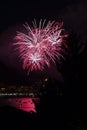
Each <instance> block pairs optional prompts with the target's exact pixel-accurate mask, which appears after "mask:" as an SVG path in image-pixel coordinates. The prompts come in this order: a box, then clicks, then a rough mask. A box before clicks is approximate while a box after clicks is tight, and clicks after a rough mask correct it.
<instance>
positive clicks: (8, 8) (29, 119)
mask: <svg viewBox="0 0 87 130" xmlns="http://www.w3.org/2000/svg"><path fill="white" fill-rule="evenodd" d="M86 12H87V2H86V0H82V1H81V0H52V1H50V0H48V1H46V0H42V1H39V0H38V1H34V0H31V1H17V0H15V1H4V0H3V1H1V2H0V41H3V42H1V43H0V80H1V81H3V82H11V83H14V82H21V83H24V84H26V83H30V80H29V82H28V77H27V76H25V75H26V74H25V72H24V71H22V70H21V68H20V65H17V64H16V65H15V60H14V62H13V59H12V57H10V62H9V61H8V59H9V55H10V52H9V48H8V45H9V42H8V35H10V36H11V37H12V36H13V35H14V32H11V31H12V30H15V29H12V30H11V27H12V28H17V27H18V25H20V24H23V23H25V22H26V21H28V22H31V21H32V20H33V19H34V18H35V19H36V20H37V21H39V20H40V19H41V18H42V19H45V18H46V19H47V20H55V21H63V22H64V28H65V29H66V31H67V32H69V34H70V37H69V39H68V44H69V50H68V51H67V50H66V51H67V54H66V53H65V54H66V55H65V58H66V60H65V61H63V64H62V65H59V64H57V68H56V69H54V66H53V67H52V68H50V70H49V71H48V72H44V74H48V75H50V77H51V78H52V80H54V82H55V81H56V79H57V80H58V82H57V84H56V83H54V84H53V85H56V86H57V85H58V87H59V85H60V84H61V85H60V86H62V87H63V89H64V95H63V96H58V97H56V96H55V94H54V93H52V91H51V90H50V89H49V91H48V94H47V95H46V96H45V97H42V99H41V103H40V108H39V110H38V112H37V114H33V115H31V114H28V113H25V112H22V111H20V110H16V109H15V108H10V107H9V108H8V107H7V108H6V107H5V108H1V109H0V116H1V120H2V121H1V122H2V123H0V124H2V127H4V123H5V124H7V128H11V126H10V124H12V125H13V127H14V126H15V128H16V129H17V128H20V129H21V128H22V127H24V128H25V129H29V128H32V129H33V128H38V129H42V128H43V127H44V128H45V129H47V128H49V129H50V128H53V129H59V130H66V129H69V130H75V129H76V130H77V129H78V130H80V129H81V130H83V129H86V120H85V105H84V103H85V99H86V91H85V89H86V85H87V82H86V81H87V77H86V76H85V74H87V67H86V66H87V63H86V62H87V61H86V60H87V45H86V44H87V25H86V24H87V13H86ZM18 28H19V27H18ZM6 30H7V32H5V31H6ZM9 30H10V31H9ZM8 32H10V33H8ZM6 34H8V35H6ZM2 35H3V37H4V38H2ZM7 54H8V55H7ZM6 56H7V58H6ZM11 60H12V61H11ZM16 63H17V61H16ZM53 71H54V73H53ZM44 74H40V73H38V79H39V77H41V75H42V77H43V75H44ZM32 77H33V78H36V77H37V73H36V74H35V76H34V74H32V76H31V79H32ZM56 77H57V78H56ZM21 83H20V84H21ZM50 85H51V84H50ZM53 92H54V91H53ZM83 95H84V96H83ZM81 99H82V100H81ZM80 106H83V110H84V111H83V110H81V108H80ZM48 121H49V122H48ZM40 124H41V125H42V126H40ZM47 125H48V127H47Z"/></svg>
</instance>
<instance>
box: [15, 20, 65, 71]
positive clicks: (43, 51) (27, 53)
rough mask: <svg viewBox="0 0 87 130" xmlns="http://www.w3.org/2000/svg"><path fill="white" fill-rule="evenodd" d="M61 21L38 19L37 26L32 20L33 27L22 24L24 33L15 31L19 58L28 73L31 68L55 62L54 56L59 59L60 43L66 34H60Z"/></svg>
mask: <svg viewBox="0 0 87 130" xmlns="http://www.w3.org/2000/svg"><path fill="white" fill-rule="evenodd" d="M62 26H63V23H62V22H61V23H59V22H55V21H52V22H51V21H49V22H48V23H47V24H46V20H44V21H43V22H42V20H40V22H39V26H38V27H37V24H36V20H34V21H33V27H30V26H29V25H28V24H27V23H26V24H25V25H24V27H25V29H26V33H22V32H17V35H16V37H15V40H16V42H15V43H14V45H16V46H17V49H18V51H19V53H20V54H19V57H20V60H22V62H23V68H24V69H27V70H28V73H29V72H30V71H33V70H43V69H44V68H45V67H46V66H47V67H50V64H51V63H52V62H53V63H55V60H56V58H57V59H60V57H61V56H62V55H61V51H62V44H65V43H64V38H65V37H67V34H62V31H63V30H64V29H62Z"/></svg>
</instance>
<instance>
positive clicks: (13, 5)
mask: <svg viewBox="0 0 87 130" xmlns="http://www.w3.org/2000/svg"><path fill="white" fill-rule="evenodd" d="M86 12H87V2H86V1H85V0H83V1H81V0H52V1H51V0H47V1H46V0H42V1H39V0H38V1H34V0H31V1H18V0H15V1H0V32H3V31H4V30H6V29H7V28H10V26H12V25H13V26H15V24H19V23H24V22H26V21H31V20H33V19H34V18H36V19H37V20H40V19H41V18H42V19H44V18H46V19H47V20H63V22H64V26H65V28H66V29H67V31H70V30H73V31H74V33H77V34H79V35H80V38H81V39H82V40H83V41H85V39H86V37H87V35H86V34H87V26H86V23H87V13H86ZM10 34H11V35H12V34H13V32H11V31H10ZM5 36H6V35H5ZM3 39H4V42H3V43H5V42H6V45H5V44H3V45H4V46H2V44H1V43H0V57H1V58H0V61H1V59H4V60H5V64H10V63H8V59H6V58H4V55H2V54H1V53H2V52H3V54H5V55H6V56H7V55H10V54H8V53H9V52H10V51H9V48H8V47H7V46H8V45H7V43H8V42H7V41H8V39H7V41H6V40H5V39H6V37H4V38H3ZM2 48H4V49H2ZM1 62H2V61H1ZM14 65H15V64H13V65H11V66H14ZM2 66H3V65H2ZM7 66H8V65H7Z"/></svg>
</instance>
